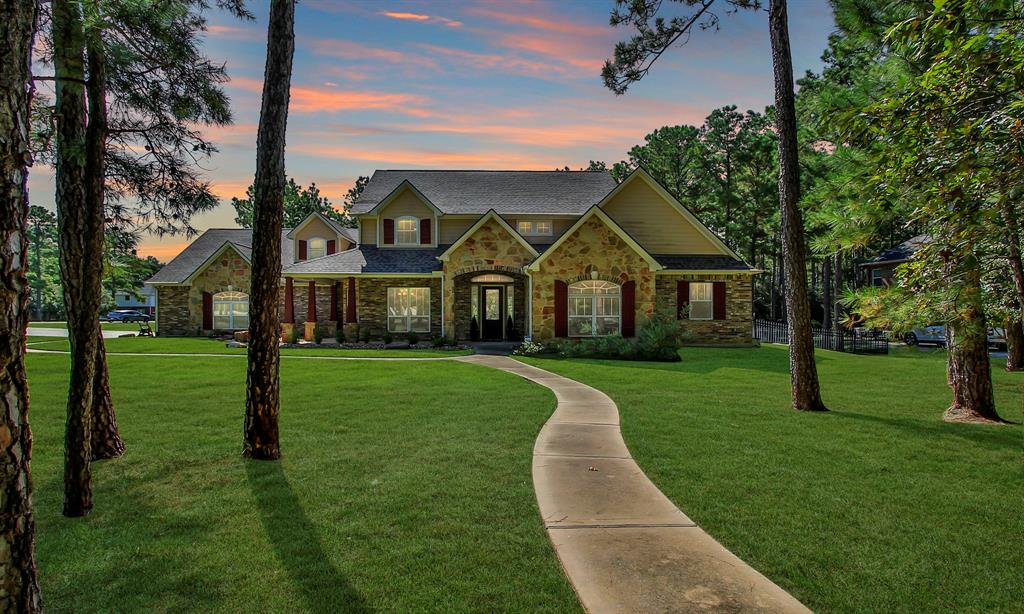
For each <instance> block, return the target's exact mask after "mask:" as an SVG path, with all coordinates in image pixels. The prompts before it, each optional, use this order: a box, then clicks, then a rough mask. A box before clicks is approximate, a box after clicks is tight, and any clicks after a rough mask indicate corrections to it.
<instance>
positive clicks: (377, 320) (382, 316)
mask: <svg viewBox="0 0 1024 614" xmlns="http://www.w3.org/2000/svg"><path fill="white" fill-rule="evenodd" d="M388 288H430V332H429V333H417V334H418V335H419V336H420V339H421V340H425V339H430V338H432V337H434V336H436V335H440V334H441V278H440V277H362V278H360V279H359V285H358V287H357V289H356V317H357V318H358V319H359V328H360V329H363V328H369V329H370V336H371V337H373V338H374V339H380V338H381V337H383V336H384V331H386V330H387V323H388V321H387V314H388ZM395 336H396V337H401V336H403V335H399V334H395Z"/></svg>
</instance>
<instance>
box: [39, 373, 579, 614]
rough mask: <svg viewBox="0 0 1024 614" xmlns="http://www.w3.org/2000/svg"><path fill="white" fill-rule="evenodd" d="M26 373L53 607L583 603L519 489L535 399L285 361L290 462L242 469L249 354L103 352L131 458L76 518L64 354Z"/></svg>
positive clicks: (483, 387)
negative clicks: (66, 499) (68, 492)
mask: <svg viewBox="0 0 1024 614" xmlns="http://www.w3.org/2000/svg"><path fill="white" fill-rule="evenodd" d="M28 361H29V380H30V384H31V394H32V409H31V411H32V414H31V416H32V428H33V434H34V439H35V445H34V448H33V458H32V471H33V477H34V480H35V510H36V521H37V529H38V557H39V570H40V574H41V581H42V588H43V595H44V599H45V603H46V607H47V610H49V611H51V612H58V611H81V612H90V611H157V612H161V611H164V612H175V611H204V612H205V611H230V612H241V611H255V610H258V611H277V612H284V611H318V612H334V611H369V610H378V611H406V612H409V611H478V612H483V611H493V612H498V611H537V612H543V611H548V612H568V611H578V610H579V606H578V605H577V602H576V599H575V596H574V594H573V591H572V589H571V587H570V586H569V584H568V583H567V581H566V580H565V579H564V577H563V574H562V571H561V568H560V566H559V564H558V561H557V558H556V557H555V555H554V552H553V551H552V549H551V547H550V545H549V543H548V540H547V536H546V534H545V531H544V528H543V525H542V523H541V520H540V517H539V514H538V511H537V509H536V504H535V501H534V494H533V485H532V482H531V479H530V462H531V450H532V448H533V443H534V439H535V437H536V436H537V432H538V431H539V429H540V427H541V425H542V424H543V423H544V421H545V420H546V419H547V418H548V416H549V415H550V413H551V411H552V409H553V407H554V404H555V401H554V397H553V395H551V394H550V393H549V392H548V391H547V390H545V389H543V388H541V387H538V386H535V385H532V384H530V383H528V382H526V381H524V380H521V379H520V378H518V377H516V376H513V375H509V374H506V373H502V372H499V371H494V370H490V369H486V368H483V367H478V366H474V365H468V364H463V363H458V362H453V361H442V362H404V363H388V364H387V366H386V367H385V366H382V364H381V363H374V362H368V361H354V362H343V363H341V362H330V361H298V360H294V361H284V362H283V363H282V395H283V400H282V415H281V440H282V446H283V452H284V458H283V460H282V461H281V462H278V463H266V462H263V463H261V462H247V461H244V460H243V459H242V458H241V457H240V454H239V452H240V445H241V441H240V440H241V430H242V412H243V405H244V402H243V399H244V382H245V361H242V360H223V359H215V358H211V359H207V358H168V357H121V356H111V357H110V358H109V364H110V375H111V383H112V390H113V394H114V398H115V401H116V403H117V406H118V420H119V422H120V425H121V432H122V434H123V435H124V437H125V440H126V441H127V444H128V451H127V453H126V455H125V456H124V457H123V458H121V459H118V460H114V461H107V462H102V463H97V464H94V478H95V501H96V508H95V510H94V511H93V513H92V514H91V515H90V516H88V517H86V518H84V519H73V520H69V519H65V518H63V517H62V516H61V515H60V508H61V471H62V470H61V466H62V441H63V435H62V432H63V426H64V406H63V404H64V398H65V397H64V395H65V390H66V377H67V356H65V355H45V354H32V355H30V356H29V358H28ZM140 372H144V373H146V377H138V374H139V373H140ZM512 400H514V402H512Z"/></svg>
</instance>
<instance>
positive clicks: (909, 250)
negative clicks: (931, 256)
mask: <svg viewBox="0 0 1024 614" xmlns="http://www.w3.org/2000/svg"><path fill="white" fill-rule="evenodd" d="M929 240H930V237H929V236H928V235H917V236H916V237H912V238H910V239H907V240H906V241H904V242H903V243H900V244H899V245H894V246H893V247H890V248H889V249H887V250H885V251H884V252H882V253H881V254H879V255H877V256H875V257H874V258H872V259H871V260H868V261H867V262H865V263H864V264H862V265H861V266H867V265H871V264H883V263H888V262H905V261H907V260H910V257H911V256H913V255H914V252H916V251H917V250H918V249H920V247H921V245H922V244H924V243H927V242H928V241H929Z"/></svg>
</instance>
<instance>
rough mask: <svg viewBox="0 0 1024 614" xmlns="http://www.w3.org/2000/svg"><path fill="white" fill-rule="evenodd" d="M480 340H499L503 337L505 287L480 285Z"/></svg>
mask: <svg viewBox="0 0 1024 614" xmlns="http://www.w3.org/2000/svg"><path fill="white" fill-rule="evenodd" d="M480 315H481V322H482V325H481V326H480V339H481V341H501V340H503V339H504V338H505V326H504V323H505V288H504V286H481V287H480Z"/></svg>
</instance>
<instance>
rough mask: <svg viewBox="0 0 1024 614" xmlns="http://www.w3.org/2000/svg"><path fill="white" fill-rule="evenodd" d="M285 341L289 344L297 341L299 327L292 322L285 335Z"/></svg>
mask: <svg viewBox="0 0 1024 614" xmlns="http://www.w3.org/2000/svg"><path fill="white" fill-rule="evenodd" d="M285 341H286V342H287V343H290V344H293V345H294V344H296V343H298V342H299V327H298V326H296V325H294V324H292V327H291V328H290V329H289V330H288V333H287V334H286V335H285Z"/></svg>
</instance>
